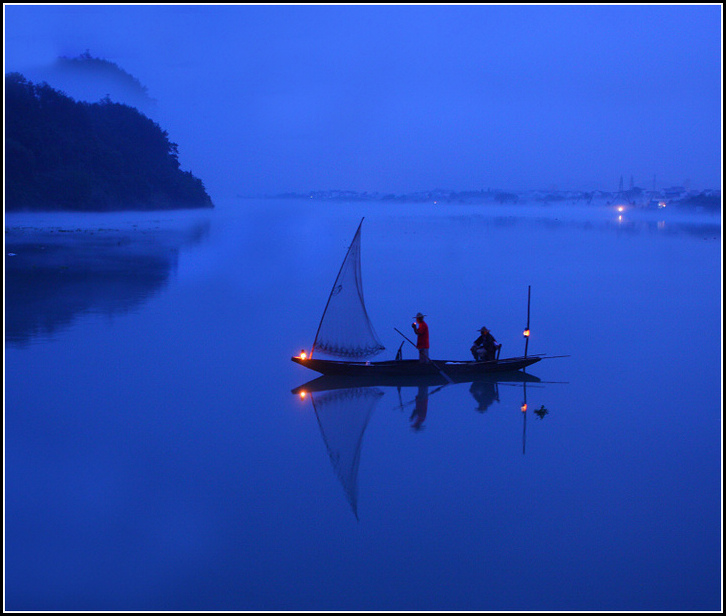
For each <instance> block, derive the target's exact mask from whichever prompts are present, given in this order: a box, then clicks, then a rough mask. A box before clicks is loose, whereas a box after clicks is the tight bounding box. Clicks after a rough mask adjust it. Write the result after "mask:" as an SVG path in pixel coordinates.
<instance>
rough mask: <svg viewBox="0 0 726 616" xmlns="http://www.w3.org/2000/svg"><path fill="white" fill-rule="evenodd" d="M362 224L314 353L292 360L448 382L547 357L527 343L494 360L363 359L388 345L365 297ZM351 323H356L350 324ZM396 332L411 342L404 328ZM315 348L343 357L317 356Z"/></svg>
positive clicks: (323, 369)
mask: <svg viewBox="0 0 726 616" xmlns="http://www.w3.org/2000/svg"><path fill="white" fill-rule="evenodd" d="M362 225H363V220H361V222H360V224H359V225H358V230H357V231H356V233H355V236H354V237H353V241H352V242H351V244H350V246H349V248H348V252H347V253H346V255H345V259H343V264H342V265H341V267H340V270H339V272H338V276H337V277H336V279H335V283H334V284H333V289H332V290H331V292H330V295H329V297H328V303H327V304H326V305H325V309H324V310H323V316H322V317H321V319H320V325H319V326H318V331H317V333H316V335H315V340H314V342H313V346H312V348H311V350H310V353H309V354H308V353H305V352H304V351H301V352H300V354H299V355H296V356H294V357H292V358H291V359H292V361H294V362H295V363H297V364H300V365H301V366H303V367H305V368H308V369H310V370H313V371H315V372H319V373H320V374H323V375H332V376H346V377H358V378H360V377H424V376H439V377H441V378H443V379H445V380H446V381H447V382H449V383H453V382H455V381H456V380H459V382H463V381H466V380H472V378H475V377H477V376H479V375H483V374H491V373H504V372H515V371H518V370H522V369H523V368H526V367H527V366H531V365H532V364H534V363H536V362H538V361H540V360H541V359H542V358H543V357H544V356H542V355H530V356H528V355H527V344H526V343H525V347H524V356H523V357H509V358H504V359H499V357H498V356H497V358H496V359H492V360H489V361H471V360H470V361H452V360H429V361H428V362H420V361H419V360H418V359H412V360H403V359H395V360H390V361H360V360H361V359H362V358H366V357H371V356H373V355H375V354H377V353H380V352H381V351H383V350H384V349H385V347H384V346H383V344H382V343H381V341H380V340H379V339H378V336H377V335H376V333H375V330H374V329H373V324H372V323H371V321H370V318H369V317H368V313H367V311H366V308H365V302H364V300H363V285H362V282H361V264H360V261H361V259H360V232H361V227H362ZM527 302H528V307H527V328H526V329H525V332H524V335H525V338H526V340H527V342H529V298H528V300H527ZM326 318H327V320H326ZM351 323H354V324H355V325H354V326H351ZM394 329H395V328H394ZM396 331H398V330H396ZM398 333H399V334H401V335H402V336H403V337H404V338H405V339H406V340H408V342H410V343H411V344H413V342H411V340H409V339H408V338H407V337H406V336H405V335H403V334H402V333H401V332H400V331H398ZM414 346H415V345H414ZM316 351H319V352H321V353H325V354H327V355H332V356H336V357H342V358H344V359H340V360H337V359H336V360H332V359H318V358H317V357H316V358H313V354H314V353H315V352H316ZM399 356H400V349H399Z"/></svg>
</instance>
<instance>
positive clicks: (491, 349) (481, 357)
mask: <svg viewBox="0 0 726 616" xmlns="http://www.w3.org/2000/svg"><path fill="white" fill-rule="evenodd" d="M479 331H480V332H481V335H480V336H479V337H478V338H477V339H476V340H474V344H473V345H472V347H471V354H472V355H473V356H474V359H475V360H476V361H491V360H493V359H496V355H497V351H498V350H499V349H501V348H502V345H501V344H497V341H496V340H495V339H494V336H492V334H491V332H490V331H489V330H488V329H487V328H486V327H482V328H481V329H480V330H479Z"/></svg>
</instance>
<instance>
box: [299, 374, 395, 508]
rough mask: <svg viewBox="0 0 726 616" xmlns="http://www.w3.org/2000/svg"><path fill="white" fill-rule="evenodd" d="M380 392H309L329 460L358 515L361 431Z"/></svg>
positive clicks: (357, 389) (368, 389)
mask: <svg viewBox="0 0 726 616" xmlns="http://www.w3.org/2000/svg"><path fill="white" fill-rule="evenodd" d="M381 396H383V392H382V391H381V390H380V389H378V388H376V387H351V388H347V389H333V390H330V391H323V392H319V393H316V394H313V393H310V399H311V401H312V404H313V408H314V409H315V416H316V417H317V419H318V425H319V426H320V432H321V433H322V435H323V441H325V446H326V448H327V449H328V455H329V456H330V462H331V464H332V465H333V470H334V471H335V474H336V476H337V477H338V480H339V481H340V483H341V485H342V486H343V490H344V491H345V496H346V498H347V499H348V502H349V503H350V506H351V509H352V510H353V513H354V514H355V517H356V519H357V518H358V466H359V465H360V452H361V446H362V444H363V433H364V432H365V430H366V427H367V426H368V421H369V420H370V417H371V414H372V413H373V409H374V408H375V406H376V404H377V403H378V400H379V399H380V398H381Z"/></svg>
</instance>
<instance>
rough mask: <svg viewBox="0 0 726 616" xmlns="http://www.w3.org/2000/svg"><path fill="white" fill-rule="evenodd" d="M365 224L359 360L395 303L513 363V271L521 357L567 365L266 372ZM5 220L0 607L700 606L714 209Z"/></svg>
mask: <svg viewBox="0 0 726 616" xmlns="http://www.w3.org/2000/svg"><path fill="white" fill-rule="evenodd" d="M363 216H365V217H366V220H365V222H364V225H363V240H362V241H363V248H362V254H363V281H364V286H365V296H366V303H367V307H368V312H369V315H370V316H371V318H372V320H373V323H374V324H375V327H376V330H377V332H378V334H379V336H380V337H381V339H382V340H383V342H384V344H385V345H386V347H387V350H386V351H385V352H384V354H383V355H382V356H381V358H386V359H387V358H392V357H393V356H394V355H395V352H396V351H397V350H398V347H399V345H400V344H401V342H402V339H401V338H400V337H399V336H398V334H397V333H396V332H395V331H394V329H393V328H394V327H397V328H398V329H401V330H402V331H405V332H408V331H410V325H409V324H410V322H411V319H410V317H411V316H412V315H414V314H416V312H418V311H422V312H424V313H426V314H427V315H428V318H427V321H428V323H429V327H430V330H431V343H432V351H431V355H432V357H433V358H440V359H467V358H468V348H469V346H470V345H471V343H472V341H473V340H474V338H475V337H476V335H477V332H476V330H478V329H479V328H480V327H481V326H482V325H486V326H487V327H489V328H490V329H491V330H492V331H493V333H494V335H495V336H496V337H497V339H498V340H499V342H501V343H503V349H502V356H512V355H521V354H522V353H523V350H524V342H523V338H522V330H523V328H524V325H525V323H526V313H527V288H528V286H529V285H531V288H532V300H531V328H532V337H531V339H530V343H529V352H530V353H535V354H536V353H546V354H550V355H569V357H564V358H556V359H554V358H553V359H546V360H543V361H541V362H539V363H538V364H536V365H534V366H532V367H531V368H529V369H528V374H529V375H530V376H531V378H530V380H527V381H526V382H525V381H524V380H522V379H520V380H516V379H508V380H503V381H500V382H497V381H489V382H482V383H476V384H473V383H462V384H455V385H446V386H444V387H440V386H439V385H437V384H433V385H430V386H429V387H428V389H426V388H424V387H421V388H419V387H417V386H411V385H410V384H407V385H406V386H402V387H400V388H398V387H392V386H385V387H383V386H381V387H372V388H366V389H362V388H354V389H342V390H328V391H320V392H313V393H312V394H308V395H306V396H302V395H299V394H297V393H292V390H293V389H295V388H298V387H299V386H301V385H304V384H305V383H306V382H307V381H310V380H312V379H315V378H316V377H317V376H318V375H317V374H316V373H313V372H310V371H307V370H305V369H304V368H302V367H301V366H298V365H296V364H294V363H292V362H291V361H290V356H291V355H293V354H297V353H298V352H299V351H300V349H303V348H309V347H310V344H311V343H312V340H313V337H314V335H315V331H316V328H317V326H318V321H319V319H320V315H321V313H322V310H323V308H324V306H325V302H326V300H327V295H328V293H329V291H330V288H331V285H332V283H333V280H334V278H335V275H336V273H337V271H338V268H339V266H340V263H341V261H342V259H343V257H344V255H345V252H346V249H347V246H348V243H349V242H350V240H351V239H352V236H353V233H354V232H355V229H356V227H357V225H358V222H359V221H360V218H361V217H363ZM5 240H6V255H7V256H6V258H5V266H6V276H7V279H6V285H7V286H6V305H5V308H6V317H5V318H6V320H5V328H6V329H5V335H6V340H5V481H6V483H5V565H6V568H5V591H6V605H5V606H6V608H7V609H9V610H625V611H628V610H684V611H690V610H720V608H721V577H722V567H721V565H722V561H721V539H722V536H721V430H722V423H721V420H722V415H721V403H722V399H721V335H722V330H721V282H720V281H721V221H720V219H719V218H712V217H708V216H706V215H700V216H692V217H686V216H679V215H678V214H677V213H673V212H668V213H667V215H666V213H660V214H655V213H653V214H645V213H640V214H638V213H632V212H625V213H624V214H623V217H622V219H620V220H619V219H618V215H617V214H616V213H614V212H613V211H611V210H608V209H606V208H598V209H593V210H588V211H585V210H583V209H581V208H578V207H560V208H551V207H539V206H538V207H535V206H532V207H520V208H517V209H514V208H510V209H491V208H490V209H482V208H477V207H473V206H434V205H431V206H412V205H408V206H406V205H404V206H401V205H397V206H387V205H383V204H355V205H345V204H315V205H313V204H309V203H303V204H300V203H294V202H280V203H277V202H271V201H267V202H249V201H239V202H230V203H227V204H221V205H220V206H219V207H218V208H217V209H216V210H215V211H213V212H208V213H207V212H205V213H194V212H191V213H190V212H186V213H171V214H170V213H163V214H159V213H155V214H123V215H116V216H108V215H106V216H103V215H99V216H82V215H77V216H58V215H56V216H51V215H24V216H19V215H18V216H12V217H11V216H7V217H6V234H5ZM403 353H404V357H408V358H411V357H413V353H412V349H407V348H406V347H405V346H404V347H403ZM426 396H427V397H426ZM417 397H418V403H417ZM423 398H426V400H425V402H426V403H427V406H426V407H425V414H424V408H423V407H422V406H421V403H422V402H424V400H423ZM525 400H526V402H527V407H526V408H527V411H526V412H524V413H523V412H522V410H521V408H522V405H523V402H525Z"/></svg>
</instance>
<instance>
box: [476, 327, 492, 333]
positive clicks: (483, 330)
mask: <svg viewBox="0 0 726 616" xmlns="http://www.w3.org/2000/svg"><path fill="white" fill-rule="evenodd" d="M476 331H478V332H488V331H489V330H488V329H487V328H486V327H480V328H479V329H477V330H476Z"/></svg>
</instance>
